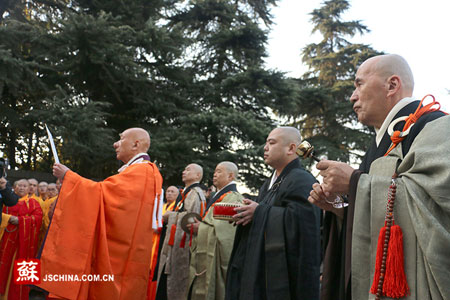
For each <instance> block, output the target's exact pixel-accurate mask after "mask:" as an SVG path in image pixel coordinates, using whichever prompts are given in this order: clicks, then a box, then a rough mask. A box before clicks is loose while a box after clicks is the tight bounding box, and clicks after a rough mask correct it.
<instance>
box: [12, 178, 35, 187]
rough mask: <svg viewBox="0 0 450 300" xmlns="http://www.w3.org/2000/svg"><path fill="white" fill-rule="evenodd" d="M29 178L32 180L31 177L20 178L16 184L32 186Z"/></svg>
mask: <svg viewBox="0 0 450 300" xmlns="http://www.w3.org/2000/svg"><path fill="white" fill-rule="evenodd" d="M29 180H31V179H19V180H17V181H16V182H14V186H18V185H19V184H21V183H23V184H25V185H26V186H30V182H29ZM34 180H36V179H34ZM36 182H37V181H36Z"/></svg>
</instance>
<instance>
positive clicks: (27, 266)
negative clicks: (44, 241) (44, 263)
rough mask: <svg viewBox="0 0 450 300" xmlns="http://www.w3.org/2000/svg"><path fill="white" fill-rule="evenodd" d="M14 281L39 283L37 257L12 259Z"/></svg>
mask: <svg viewBox="0 0 450 300" xmlns="http://www.w3.org/2000/svg"><path fill="white" fill-rule="evenodd" d="M14 282H15V283H16V284H38V283H41V262H40V260H39V259H28V260H24V259H16V260H15V261H14Z"/></svg>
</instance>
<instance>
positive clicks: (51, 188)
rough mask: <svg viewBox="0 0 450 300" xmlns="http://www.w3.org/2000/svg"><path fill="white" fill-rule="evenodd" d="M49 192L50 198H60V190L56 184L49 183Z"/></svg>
mask: <svg viewBox="0 0 450 300" xmlns="http://www.w3.org/2000/svg"><path fill="white" fill-rule="evenodd" d="M47 192H48V196H49V197H50V198H52V197H55V196H58V188H57V187H56V183H49V184H48V187H47Z"/></svg>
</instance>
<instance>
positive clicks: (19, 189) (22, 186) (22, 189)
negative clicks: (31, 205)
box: [14, 179, 30, 197]
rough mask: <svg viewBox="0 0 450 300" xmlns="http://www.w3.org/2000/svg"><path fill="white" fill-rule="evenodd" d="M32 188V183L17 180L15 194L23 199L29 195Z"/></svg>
mask: <svg viewBox="0 0 450 300" xmlns="http://www.w3.org/2000/svg"><path fill="white" fill-rule="evenodd" d="M29 187H30V183H29V182H28V180H26V179H20V180H17V181H16V182H15V183H14V192H15V193H16V194H17V195H18V196H19V197H23V196H26V195H27V194H28V189H29Z"/></svg>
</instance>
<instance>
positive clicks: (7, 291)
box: [0, 196, 42, 300]
mask: <svg viewBox="0 0 450 300" xmlns="http://www.w3.org/2000/svg"><path fill="white" fill-rule="evenodd" d="M11 216H16V217H18V219H19V224H18V225H13V224H8V223H5V222H4V220H3V219H5V220H7V221H9V219H10V218H11ZM41 223H42V209H41V206H40V205H39V203H38V201H37V200H35V199H33V198H28V196H24V197H22V198H20V199H19V202H17V204H16V205H14V206H11V207H4V208H3V217H2V225H6V226H1V229H0V235H1V240H0V295H1V296H0V298H2V299H3V298H4V299H8V300H28V293H29V287H28V286H26V285H16V284H15V283H14V282H13V281H12V266H13V262H14V260H15V259H20V258H23V259H30V258H35V255H36V252H37V244H38V235H39V230H40V228H41Z"/></svg>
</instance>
